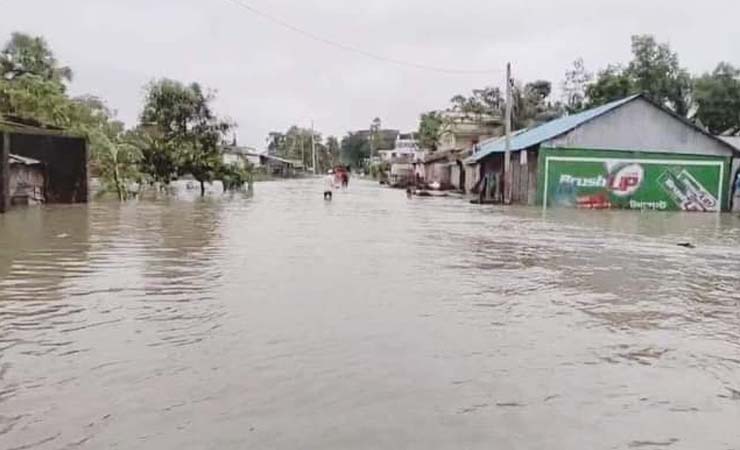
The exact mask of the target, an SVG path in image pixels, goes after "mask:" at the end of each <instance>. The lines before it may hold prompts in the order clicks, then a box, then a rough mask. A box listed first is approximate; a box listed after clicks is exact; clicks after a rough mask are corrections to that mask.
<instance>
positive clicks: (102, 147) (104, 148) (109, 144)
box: [70, 96, 142, 201]
mask: <svg viewBox="0 0 740 450" xmlns="http://www.w3.org/2000/svg"><path fill="white" fill-rule="evenodd" d="M71 111H72V112H71V115H70V122H71V124H70V130H71V131H73V132H76V133H80V134H83V135H85V136H87V138H88V142H89V148H90V153H91V162H90V166H91V170H92V171H93V172H95V173H97V174H98V175H99V176H100V177H101V179H102V180H103V183H104V185H105V187H106V188H107V190H111V191H113V192H115V193H116V194H117V196H118V199H119V200H121V201H124V200H127V199H128V196H129V189H128V186H129V184H130V183H131V182H132V181H137V182H141V179H142V176H141V172H139V166H138V165H139V162H140V160H141V157H142V155H141V149H140V148H139V146H138V141H137V140H136V139H135V138H134V135H133V134H132V133H131V132H127V131H126V130H125V127H124V125H123V123H122V122H120V121H117V120H115V118H114V114H113V112H112V111H111V110H110V109H109V108H108V107H107V105H106V104H105V102H103V101H102V100H100V99H99V98H97V97H93V96H82V97H78V98H75V99H73V100H72V108H71Z"/></svg>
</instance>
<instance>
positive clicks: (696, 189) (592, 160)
mask: <svg viewBox="0 0 740 450" xmlns="http://www.w3.org/2000/svg"><path fill="white" fill-rule="evenodd" d="M539 166H540V167H541V168H542V170H541V171H539V172H540V173H539V177H540V179H539V185H540V189H539V192H538V202H540V203H543V204H545V205H546V206H547V207H554V206H571V207H582V208H598V209H602V208H624V209H640V210H644V209H655V210H673V211H681V210H685V211H708V212H718V211H720V210H727V208H728V205H729V192H730V190H729V184H728V183H727V181H726V180H727V179H728V178H730V172H731V158H730V157H726V156H712V155H686V154H666V153H656V152H635V151H620V150H617V151H608V150H594V149H544V148H543V149H542V150H541V151H540V156H539Z"/></svg>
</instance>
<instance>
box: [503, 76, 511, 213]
mask: <svg viewBox="0 0 740 450" xmlns="http://www.w3.org/2000/svg"><path fill="white" fill-rule="evenodd" d="M511 102H512V95H511V63H507V64H506V117H505V118H504V129H505V131H506V151H505V152H504V204H506V205H510V204H511V184H512V173H511V109H512V104H511Z"/></svg>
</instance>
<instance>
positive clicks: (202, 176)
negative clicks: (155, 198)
mask: <svg viewBox="0 0 740 450" xmlns="http://www.w3.org/2000/svg"><path fill="white" fill-rule="evenodd" d="M213 100H214V95H213V94H212V93H210V92H204V91H203V89H202V88H201V87H200V85H198V84H197V83H192V84H190V85H187V86H186V85H184V84H182V83H180V82H178V81H173V80H168V79H162V80H159V81H155V82H152V83H150V84H149V86H148V87H147V94H146V100H145V105H144V110H143V112H142V114H141V122H142V125H144V126H145V128H146V129H148V130H149V131H150V132H151V133H152V135H153V138H154V139H153V141H154V143H155V144H157V145H155V146H153V147H149V148H148V151H147V152H145V158H147V159H149V161H148V162H150V163H153V165H154V166H153V167H152V166H150V165H149V164H147V165H146V166H145V167H146V168H147V170H151V172H150V174H151V175H153V176H154V177H155V178H158V179H160V180H161V181H165V182H169V180H171V179H172V178H173V177H174V176H175V175H185V174H190V175H192V176H193V178H195V179H196V180H197V181H198V182H199V183H200V192H201V195H205V183H206V182H211V181H213V180H214V179H215V177H216V174H217V173H219V170H220V169H221V165H222V164H223V161H222V154H221V144H222V143H223V141H224V139H225V137H226V135H227V133H228V132H229V130H231V129H232V128H233V125H232V124H231V123H230V122H228V121H226V120H222V119H219V118H218V117H217V116H216V115H215V113H214V112H213V110H212V108H211V103H212V101H213ZM152 169H153V170H152Z"/></svg>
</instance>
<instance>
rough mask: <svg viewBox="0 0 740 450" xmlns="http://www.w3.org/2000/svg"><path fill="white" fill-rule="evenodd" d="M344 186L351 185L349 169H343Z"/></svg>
mask: <svg viewBox="0 0 740 450" xmlns="http://www.w3.org/2000/svg"><path fill="white" fill-rule="evenodd" d="M342 187H343V188H345V189H347V187H349V173H347V171H346V170H345V171H342Z"/></svg>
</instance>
